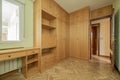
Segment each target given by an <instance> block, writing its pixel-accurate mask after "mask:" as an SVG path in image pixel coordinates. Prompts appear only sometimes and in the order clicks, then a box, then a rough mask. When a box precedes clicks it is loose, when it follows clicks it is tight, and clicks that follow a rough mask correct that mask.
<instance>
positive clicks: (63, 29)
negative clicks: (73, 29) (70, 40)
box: [58, 20, 67, 60]
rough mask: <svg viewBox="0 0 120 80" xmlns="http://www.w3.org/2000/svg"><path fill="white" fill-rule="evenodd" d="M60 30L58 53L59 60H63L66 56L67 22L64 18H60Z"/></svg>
mask: <svg viewBox="0 0 120 80" xmlns="http://www.w3.org/2000/svg"><path fill="white" fill-rule="evenodd" d="M58 25H59V27H58V31H59V37H58V41H59V43H58V45H59V54H58V57H59V58H58V60H62V59H64V58H66V28H67V27H66V22H65V21H63V20H58Z"/></svg>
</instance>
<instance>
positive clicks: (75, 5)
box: [55, 0, 113, 13]
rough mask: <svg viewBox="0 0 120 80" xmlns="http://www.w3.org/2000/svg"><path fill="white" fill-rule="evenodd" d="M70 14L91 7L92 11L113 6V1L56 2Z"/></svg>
mask: <svg viewBox="0 0 120 80" xmlns="http://www.w3.org/2000/svg"><path fill="white" fill-rule="evenodd" d="M55 1H56V2H57V3H58V4H59V5H60V6H61V7H62V8H63V9H64V10H66V11H67V12H68V13H71V12H74V11H76V10H78V9H81V8H84V7H86V6H90V8H91V10H93V9H97V8H100V7H104V6H106V5H109V4H112V3H113V0H55Z"/></svg>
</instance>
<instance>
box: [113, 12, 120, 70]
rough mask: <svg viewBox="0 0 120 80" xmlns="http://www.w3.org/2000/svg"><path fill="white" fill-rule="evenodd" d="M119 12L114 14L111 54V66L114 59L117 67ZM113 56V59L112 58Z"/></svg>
mask: <svg viewBox="0 0 120 80" xmlns="http://www.w3.org/2000/svg"><path fill="white" fill-rule="evenodd" d="M119 26H120V25H119V12H117V13H116V15H115V27H114V53H115V54H114V56H113V61H112V62H113V63H112V65H113V68H114V60H115V65H116V67H117V68H119V56H120V54H119ZM114 57H115V59H114Z"/></svg>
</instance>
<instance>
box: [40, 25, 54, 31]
mask: <svg viewBox="0 0 120 80" xmlns="http://www.w3.org/2000/svg"><path fill="white" fill-rule="evenodd" d="M42 27H43V29H49V30H51V29H56V28H55V27H53V26H51V25H47V24H42Z"/></svg>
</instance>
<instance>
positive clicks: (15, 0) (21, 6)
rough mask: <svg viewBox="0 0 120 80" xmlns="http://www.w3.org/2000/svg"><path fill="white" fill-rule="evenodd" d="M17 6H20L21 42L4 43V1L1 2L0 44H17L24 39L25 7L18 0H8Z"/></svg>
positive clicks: (0, 0)
mask: <svg viewBox="0 0 120 80" xmlns="http://www.w3.org/2000/svg"><path fill="white" fill-rule="evenodd" d="M6 1H8V2H11V3H13V4H15V5H17V6H19V14H20V15H19V21H20V22H19V39H20V40H19V41H17V40H16V41H2V0H0V43H17V42H21V41H23V39H24V29H25V28H24V27H25V24H24V23H25V20H24V19H25V5H24V4H23V3H22V2H20V1H18V0H6Z"/></svg>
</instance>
